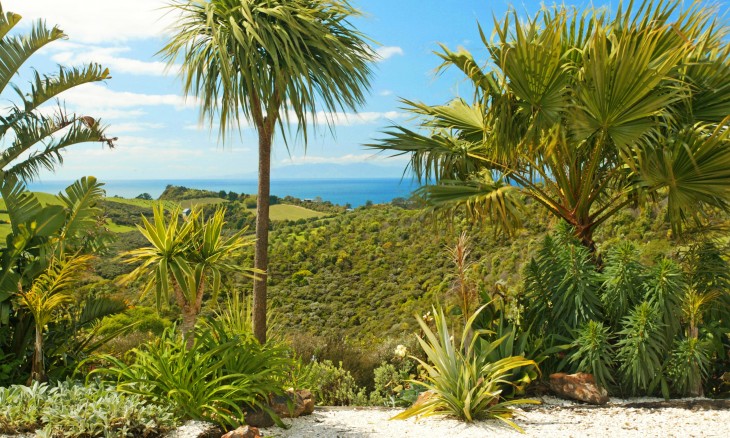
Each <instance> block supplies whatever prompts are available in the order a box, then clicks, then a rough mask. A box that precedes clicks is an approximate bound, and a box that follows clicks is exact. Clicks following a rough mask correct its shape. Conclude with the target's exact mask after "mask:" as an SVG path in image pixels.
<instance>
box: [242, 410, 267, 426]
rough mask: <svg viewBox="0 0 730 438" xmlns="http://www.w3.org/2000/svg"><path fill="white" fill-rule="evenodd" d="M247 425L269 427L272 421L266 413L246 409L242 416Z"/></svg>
mask: <svg viewBox="0 0 730 438" xmlns="http://www.w3.org/2000/svg"><path fill="white" fill-rule="evenodd" d="M243 419H244V421H245V422H246V424H247V425H249V426H253V427H271V426H273V425H274V419H273V418H271V415H269V414H268V413H267V412H266V411H262V410H258V409H257V410H253V409H247V410H246V412H245V413H244V416H243Z"/></svg>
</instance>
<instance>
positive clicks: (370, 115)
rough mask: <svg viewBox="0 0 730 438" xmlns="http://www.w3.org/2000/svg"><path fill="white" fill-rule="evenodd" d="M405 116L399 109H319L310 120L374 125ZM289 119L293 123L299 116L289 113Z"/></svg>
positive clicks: (343, 124) (352, 124)
mask: <svg viewBox="0 0 730 438" xmlns="http://www.w3.org/2000/svg"><path fill="white" fill-rule="evenodd" d="M404 117H406V114H404V113H399V112H398V111H386V112H374V111H363V112H359V113H346V112H325V111H319V112H317V113H316V114H314V117H311V118H310V120H313V121H314V122H315V123H317V124H320V125H326V124H327V123H331V124H332V125H333V126H358V125H372V124H375V123H378V122H380V121H383V120H394V119H401V118H404ZM289 120H290V121H291V123H296V122H297V118H296V117H295V115H294V113H292V112H290V113H289Z"/></svg>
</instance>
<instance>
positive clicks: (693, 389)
mask: <svg viewBox="0 0 730 438" xmlns="http://www.w3.org/2000/svg"><path fill="white" fill-rule="evenodd" d="M699 336H700V330H699V328H698V327H697V326H696V325H695V323H694V322H693V321H690V324H689V337H690V338H692V339H697V338H699ZM692 373H693V374H694V376H695V379H694V380H691V383H690V387H689V388H687V395H688V396H690V397H704V396H705V391H704V389H703V388H702V374H701V373H700V367H699V365H698V364H697V362H695V363H693V364H692Z"/></svg>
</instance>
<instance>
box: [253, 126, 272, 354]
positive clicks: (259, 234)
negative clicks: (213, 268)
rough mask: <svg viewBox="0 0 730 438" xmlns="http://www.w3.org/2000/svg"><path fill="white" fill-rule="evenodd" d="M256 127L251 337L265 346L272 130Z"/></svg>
mask: <svg viewBox="0 0 730 438" xmlns="http://www.w3.org/2000/svg"><path fill="white" fill-rule="evenodd" d="M264 125H265V126H264V127H260V128H259V130H258V131H259V190H258V199H257V202H256V249H255V254H254V267H255V268H256V269H258V270H260V272H262V273H263V274H257V276H256V279H254V282H253V315H252V316H253V334H254V336H255V337H256V339H258V341H259V343H261V344H262V345H263V344H265V343H266V277H267V268H268V264H269V190H270V184H271V181H270V179H271V142H272V140H273V138H272V137H273V130H270V129H268V128H266V124H264Z"/></svg>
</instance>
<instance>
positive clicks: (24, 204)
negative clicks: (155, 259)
mask: <svg viewBox="0 0 730 438" xmlns="http://www.w3.org/2000/svg"><path fill="white" fill-rule="evenodd" d="M102 186H103V184H101V183H99V182H98V181H97V180H96V179H95V178H94V177H84V178H82V179H80V180H78V181H76V182H75V183H73V184H71V185H70V186H69V187H67V188H66V190H65V191H64V192H62V193H60V194H59V195H58V197H57V198H56V200H55V202H54V203H52V204H50V205H42V204H41V202H40V201H39V200H38V197H37V196H36V195H34V194H33V193H31V192H29V191H28V190H26V188H25V185H24V184H23V183H22V182H20V181H18V180H17V179H16V178H15V176H12V175H6V177H5V179H3V180H2V181H1V182H0V194H2V199H3V202H4V203H5V208H6V211H7V214H8V217H9V219H10V228H11V230H10V233H9V234H8V236H7V239H6V246H4V247H0V264H1V266H2V270H1V271H0V324H9V325H10V327H11V331H12V340H11V341H10V345H9V347H10V348H9V351H10V352H11V354H12V356H13V357H15V358H24V357H25V351H26V349H27V347H28V346H29V345H30V344H31V342H32V341H31V339H30V338H31V335H32V333H33V330H32V328H35V342H33V344H34V345H35V347H34V354H33V356H34V359H33V361H32V375H33V378H35V379H40V380H43V379H45V371H46V370H45V369H44V367H43V360H44V353H43V341H44V337H43V333H44V330H46V329H45V328H46V327H47V330H46V332H45V333H46V335H47V336H50V335H55V334H57V330H58V329H60V328H62V327H64V326H65V325H66V324H65V322H64V321H66V322H67V321H68V320H69V318H70V315H71V313H72V312H69V308H70V307H71V305H74V306H78V307H82V308H84V309H86V310H87V312H86V314H85V315H84V323H83V324H80V325H85V324H88V323H90V322H93V321H95V320H98V319H99V318H101V317H103V316H105V315H108V314H111V313H115V312H120V311H122V310H124V308H126V306H97V307H96V308H92V307H91V306H87V304H88V303H89V302H90V301H88V300H87V301H85V303H86V304H84V302H82V301H81V300H79V299H78V297H76V296H75V295H73V294H72V293H71V292H72V291H73V289H74V287H75V281H76V280H78V279H79V277H80V276H81V274H83V273H84V271H85V270H86V269H87V268H88V262H89V259H90V258H89V256H88V255H84V254H88V253H90V252H92V251H101V250H103V248H104V247H105V245H106V244H107V243H108V241H109V238H110V236H109V234H108V232H107V231H106V230H105V227H104V226H103V225H102V226H100V225H101V224H103V221H104V219H103V218H102V216H101V209H100V208H99V207H98V202H99V200H100V199H101V198H102V197H103V196H104V190H103V189H102ZM14 299H15V301H16V305H15V306H13V305H12V302H13V300H14ZM11 310H14V311H15V312H14V313H13V317H12V318H11ZM77 327H79V326H77ZM77 335H78V336H77ZM64 338H65V339H64V340H63V342H64V343H65V344H66V347H67V348H66V349H65V353H64V354H66V355H67V356H74V357H76V356H78V355H85V354H87V353H88V352H90V351H91V350H93V349H94V348H96V347H98V346H99V343H98V342H97V341H98V339H97V340H95V341H92V339H91V338H89V337H88V336H83V335H81V334H80V333H68V332H67V333H66V335H65V336H64ZM82 339H85V340H82ZM77 341H78V342H77ZM70 359H73V358H71V357H67V358H66V362H68V360H70ZM54 362H55V360H54Z"/></svg>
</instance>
